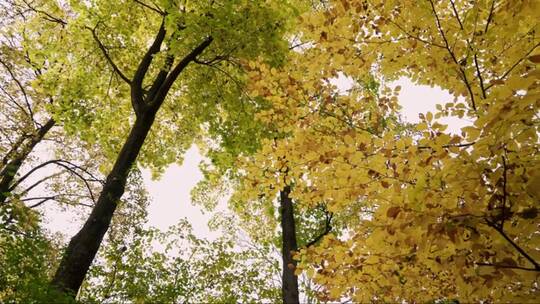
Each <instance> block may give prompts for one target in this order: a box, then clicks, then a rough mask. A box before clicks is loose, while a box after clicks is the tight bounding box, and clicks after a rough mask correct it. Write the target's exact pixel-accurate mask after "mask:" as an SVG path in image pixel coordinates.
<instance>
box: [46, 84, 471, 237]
mask: <svg viewBox="0 0 540 304" xmlns="http://www.w3.org/2000/svg"><path fill="white" fill-rule="evenodd" d="M340 82H341V81H340ZM394 85H401V87H402V89H401V92H400V96H399V101H400V104H401V105H402V107H403V109H402V113H403V117H404V119H406V121H408V122H413V123H414V122H418V120H419V119H418V114H419V113H426V112H427V111H432V112H434V111H435V104H437V103H443V104H444V103H447V102H451V101H452V100H453V97H452V96H451V95H450V94H449V93H448V92H447V91H443V90H441V89H439V88H431V87H429V86H418V85H414V84H413V83H411V82H410V81H409V80H408V79H406V78H402V79H400V80H398V81H396V82H394V83H392V86H394ZM342 86H343V85H342ZM342 86H340V89H342ZM345 86H346V84H345ZM443 123H447V124H449V127H448V130H449V131H451V132H455V133H457V132H459V129H460V128H461V127H463V126H465V125H466V124H467V122H466V121H463V120H459V119H456V118H453V119H445V120H443ZM201 160H203V157H202V156H201V154H200V153H199V150H198V149H197V148H196V147H192V148H191V149H189V150H188V151H187V152H186V155H185V157H184V162H183V164H182V165H181V166H179V165H176V164H174V165H171V166H170V167H169V168H167V169H166V170H165V173H164V174H163V175H162V176H161V178H160V179H159V180H155V181H154V180H152V179H151V174H150V172H149V171H148V170H143V179H144V184H145V186H146V189H147V191H148V194H149V197H150V198H151V202H150V205H149V208H148V220H149V221H148V223H149V225H151V226H155V227H157V228H159V229H161V230H166V229H167V228H168V227H169V226H171V225H174V224H176V223H177V222H178V221H179V220H180V219H181V218H184V217H186V218H188V220H189V221H190V222H191V224H192V225H193V228H194V232H195V234H196V235H197V236H199V237H209V238H215V237H216V236H217V235H218V234H219V233H217V232H211V231H210V230H209V229H208V226H207V222H208V220H209V219H210V217H211V214H209V213H206V214H203V213H202V212H201V210H200V208H199V207H198V206H193V205H192V204H191V198H190V191H191V189H192V188H193V187H194V186H195V185H196V184H197V182H199V181H200V180H201V179H202V177H203V176H202V173H201V171H200V170H199V167H198V165H199V163H200V162H201ZM51 206H52V205H51ZM219 207H220V209H224V208H226V203H225V202H224V201H222V202H220V206H219ZM45 216H46V220H45V227H46V228H48V229H49V230H51V231H52V232H61V233H63V234H65V235H66V236H67V237H71V236H72V235H73V234H75V233H76V232H77V231H78V229H79V228H80V226H81V225H82V220H81V219H80V218H79V217H78V216H76V215H74V214H73V213H72V212H69V211H62V210H60V209H59V208H51V209H48V210H47V212H46V214H45Z"/></svg>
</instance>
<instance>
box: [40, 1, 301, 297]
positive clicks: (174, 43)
mask: <svg viewBox="0 0 540 304" xmlns="http://www.w3.org/2000/svg"><path fill="white" fill-rule="evenodd" d="M44 2H46V1H44ZM291 8H292V6H290V5H289V3H288V2H287V1H268V2H267V3H252V2H245V1H223V2H217V1H207V2H206V1H203V2H198V3H187V2H186V3H183V2H174V1H165V2H164V3H161V4H159V5H154V4H147V3H144V2H141V1H135V2H126V3H124V2H118V3H109V2H95V3H92V4H88V5H86V4H74V5H73V6H71V7H68V6H66V5H64V6H63V7H61V9H63V10H64V11H67V12H69V13H66V14H65V15H66V16H67V17H66V18H65V20H64V19H60V21H59V22H60V23H62V24H64V25H65V31H63V32H61V33H60V34H62V35H65V36H66V37H68V39H67V40H68V41H67V42H65V43H64V46H63V48H62V46H60V45H56V46H54V45H53V46H51V48H50V49H49V52H50V53H45V54H40V55H42V56H44V57H45V58H46V59H47V60H48V61H55V60H57V61H59V62H62V63H64V65H65V67H71V71H72V74H71V75H70V76H69V77H65V76H64V75H65V74H64V73H65V72H64V70H63V69H57V70H54V71H49V72H47V73H46V74H45V75H44V76H43V77H42V78H41V79H40V84H41V85H42V86H43V87H46V88H51V89H57V90H60V93H62V94H64V95H63V100H62V101H61V102H59V103H57V104H55V105H54V106H53V107H52V110H53V111H54V113H55V115H56V116H57V117H58V119H59V120H61V121H62V123H63V126H64V128H65V129H66V130H68V132H72V133H79V134H81V137H82V138H83V139H85V140H87V141H88V142H89V143H90V144H99V145H100V146H101V147H102V148H103V152H104V153H105V155H107V156H109V157H110V158H112V159H114V162H112V163H111V164H103V166H102V168H103V169H104V170H106V169H107V168H110V171H109V172H108V174H107V178H106V182H105V184H104V186H103V190H102V192H101V194H100V195H99V198H98V199H97V202H96V204H95V206H94V208H93V210H92V212H91V214H90V216H89V217H88V219H87V221H86V222H85V224H84V226H83V227H82V229H81V230H80V231H79V233H77V234H76V235H75V236H74V237H73V238H72V239H71V241H70V242H69V245H68V247H67V249H66V252H65V254H64V256H63V259H62V261H61V263H60V266H59V268H58V270H57V272H56V274H55V276H54V279H53V280H52V283H53V285H55V286H57V287H58V288H59V289H60V290H64V291H68V292H71V293H76V292H77V290H78V289H79V287H80V285H81V283H82V281H83V279H84V277H85V274H86V272H87V271H88V268H89V266H90V264H91V263H92V260H93V258H94V256H95V254H96V252H97V250H98V248H99V246H100V244H101V241H102V239H103V236H104V234H105V233H106V231H107V229H108V227H109V225H110V222H111V219H112V216H113V214H114V212H115V209H116V206H117V202H118V200H119V199H120V197H121V196H122V194H123V192H124V187H125V183H126V178H127V176H128V174H129V171H130V169H131V168H132V167H133V166H134V165H135V164H136V159H137V157H138V156H139V154H140V153H139V152H141V149H142V147H143V143H144V142H145V139H146V138H147V137H148V135H149V134H151V133H152V132H151V131H150V129H151V128H152V125H153V124H154V121H156V117H158V118H157V121H159V122H161V123H162V124H158V129H157V130H155V131H153V132H155V135H153V136H150V138H149V141H150V142H149V145H147V148H146V149H143V150H142V158H141V161H142V163H143V164H146V165H148V166H151V167H154V168H156V169H157V171H159V170H160V169H161V168H163V167H164V166H165V165H166V164H168V163H170V162H173V161H179V160H180V157H181V151H182V150H184V149H186V148H187V147H189V145H190V144H191V143H192V142H193V140H194V138H195V137H196V136H198V134H201V133H202V131H203V130H204V128H203V127H202V126H201V125H202V124H204V123H206V124H208V125H209V126H210V127H211V129H210V132H213V136H216V137H219V133H220V132H222V131H223V130H222V129H217V128H216V126H217V125H219V122H223V121H225V122H226V123H227V124H228V123H230V122H231V121H235V120H236V119H237V118H238V119H241V120H245V119H249V117H247V116H246V115H245V114H244V113H249V112H250V111H242V110H239V109H241V108H244V109H250V108H254V107H257V106H258V105H257V104H256V103H253V102H252V101H249V100H246V99H245V98H242V96H241V94H239V93H240V92H241V90H240V87H241V83H235V82H233V83H229V82H232V81H230V80H229V79H230V75H236V77H238V78H241V62H242V61H245V60H246V59H253V58H255V57H257V56H261V58H267V59H268V61H269V62H273V63H274V64H276V63H279V56H280V55H279V54H280V52H279V50H286V44H287V43H286V40H285V39H284V38H285V37H283V33H284V31H285V29H286V20H287V18H288V16H289V15H290V14H291V13H293V10H291ZM40 11H41V10H40ZM111 11H115V12H117V13H116V14H113V15H111V14H110V12H111ZM45 13H47V12H45ZM48 15H51V16H53V15H52V14H49V13H48ZM35 22H37V21H35ZM148 24H153V27H152V26H148ZM152 29H157V30H155V32H154V35H153V38H152V40H151V41H152V42H151V44H150V46H149V47H148V48H147V49H146V52H144V53H142V54H141V52H140V49H141V46H145V45H147V43H148V40H149V37H151V36H149V35H150V34H151V31H152ZM41 34H42V35H44V36H45V34H44V33H41ZM55 34H56V33H54V32H52V31H51V32H48V33H46V35H51V36H54V35H55ZM75 46H76V48H75ZM55 47H56V49H54V48H55ZM71 47H73V48H71ZM85 47H87V48H85ZM91 50H98V51H99V52H98V53H97V54H96V52H93V51H91ZM119 50H120V51H119ZM270 50H271V51H270ZM47 56H49V57H47ZM139 56H140V57H139ZM103 63H106V65H104V64H103ZM190 64H197V65H198V66H197V68H194V67H192V68H190V67H188V66H189V65H190ZM107 70H109V71H112V74H109V75H112V78H111V82H113V84H114V85H113V86H111V87H109V89H106V88H107V86H106V85H105V86H104V85H102V84H103V83H104V81H103V79H104V77H103V75H104V74H105V75H107V73H104V71H107ZM181 74H182V81H180V82H178V81H177V79H178V78H179V76H180V75H181ZM94 79H95V80H97V81H96V82H95V83H96V84H95V85H93V84H92V81H93V80H94ZM105 79H106V78H105ZM113 80H114V81H113ZM102 89H105V92H104V91H101V90H102ZM81 92H82V93H83V94H86V95H88V96H93V97H92V98H88V99H86V100H80V99H78V98H76V96H77V94H79V93H81ZM126 94H127V95H128V96H129V100H130V103H129V104H131V110H132V112H131V113H130V111H129V109H128V107H126V103H125V102H123V101H124V100H125V99H126V98H125V96H126ZM168 95H172V96H173V97H174V98H173V99H174V100H175V102H174V103H171V104H170V105H168V106H167V107H166V111H165V110H164V111H161V112H160V113H158V110H160V109H161V108H164V106H163V105H164V102H165V99H166V97H167V96H168ZM69 97H75V98H73V99H70V98H69ZM98 105H101V106H98ZM227 113H228V114H227ZM237 114H242V115H241V116H238V115H237ZM122 115H124V116H122ZM85 117H89V118H90V120H82V119H85ZM116 118H118V119H120V121H121V123H120V124H118V122H119V121H118V120H117V121H115V119H116ZM129 121H132V124H129ZM168 121H171V122H173V124H172V125H165V124H164V123H165V122H168ZM81 122H83V124H81ZM111 130H112V133H111V132H110V131H111ZM126 133H127V134H126ZM116 134H123V135H125V136H126V137H125V140H124V144H123V145H121V147H120V145H119V144H120V142H121V141H120V140H121V137H116V136H114V135H116ZM160 135H162V136H160ZM164 140H170V141H171V142H170V144H168V143H166V142H165V141H164ZM175 143H176V144H175ZM161 149H163V150H161ZM115 154H116V155H115Z"/></svg>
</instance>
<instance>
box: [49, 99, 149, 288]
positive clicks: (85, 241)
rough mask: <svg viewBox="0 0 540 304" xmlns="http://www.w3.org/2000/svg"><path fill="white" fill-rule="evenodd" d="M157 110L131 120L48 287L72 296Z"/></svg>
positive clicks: (115, 204) (78, 285)
mask: <svg viewBox="0 0 540 304" xmlns="http://www.w3.org/2000/svg"><path fill="white" fill-rule="evenodd" d="M156 112H157V109H155V110H151V111H147V112H146V113H142V114H141V115H140V116H139V117H137V119H136V120H135V124H134V125H133V127H132V128H131V132H130V133H129V136H128V138H127V140H126V142H125V143H124V145H123V147H122V150H121V151H120V153H119V154H118V157H117V158H116V162H115V163H114V167H113V169H112V170H111V172H110V173H109V175H108V176H107V179H106V182H105V185H104V186H103V190H102V191H101V194H100V196H99V198H98V201H97V203H96V205H95V206H94V209H92V212H91V214H90V216H89V217H88V219H87V220H86V222H85V223H84V226H83V227H82V228H81V230H80V231H79V232H78V233H77V234H76V235H75V236H74V237H73V238H71V241H70V242H69V245H68V247H67V249H66V252H65V254H64V257H63V258H62V261H61V262H60V266H59V267H58V269H57V271H56V274H55V276H54V278H53V281H52V284H53V285H54V286H56V287H57V288H59V289H60V290H62V291H64V292H68V293H71V294H72V295H75V294H76V293H77V292H78V290H79V288H80V286H81V284H82V282H83V280H84V277H85V275H86V272H87V271H88V269H89V267H90V265H91V264H92V261H93V260H94V256H95V255H96V253H97V251H98V249H99V246H100V245H101V241H102V240H103V236H104V235H105V233H106V232H107V230H108V228H109V225H110V223H111V219H112V216H113V214H114V211H115V210H116V206H117V203H118V201H119V199H120V197H121V196H122V194H124V188H125V185H126V180H127V176H128V174H129V171H130V169H131V168H132V166H133V165H134V163H135V160H136V159H137V155H138V154H139V151H140V150H141V147H142V145H143V143H144V140H145V139H146V136H147V135H148V133H149V131H150V128H151V127H152V124H153V122H154V119H155V114H156Z"/></svg>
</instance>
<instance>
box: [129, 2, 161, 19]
mask: <svg viewBox="0 0 540 304" xmlns="http://www.w3.org/2000/svg"><path fill="white" fill-rule="evenodd" d="M133 1H135V3H137V4H140V5H141V6H144V7H146V8H147V9H149V10H151V11H153V12H156V13H158V14H160V15H161V16H165V12H164V11H162V10H160V9H159V8H156V7H153V6H150V5H148V4H146V3H144V2H142V1H140V0H133Z"/></svg>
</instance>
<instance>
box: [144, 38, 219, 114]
mask: <svg viewBox="0 0 540 304" xmlns="http://www.w3.org/2000/svg"><path fill="white" fill-rule="evenodd" d="M213 40H214V39H213V38H212V37H211V36H210V37H207V38H206V39H204V40H203V42H201V43H200V44H199V45H198V46H197V47H195V48H194V49H193V50H192V51H191V52H190V53H189V54H187V55H186V56H184V58H182V60H180V62H178V64H177V65H176V66H175V67H174V69H173V70H172V71H171V72H170V74H169V75H168V76H167V78H166V79H165V81H163V84H162V85H161V86H160V87H159V89H158V91H157V92H156V96H154V98H153V99H152V101H151V104H150V106H151V107H157V108H159V106H160V105H161V103H162V102H163V100H164V99H165V96H167V93H168V92H169V90H170V88H171V87H172V85H173V83H174V82H175V81H176V79H177V78H178V76H179V75H180V73H181V72H182V71H183V70H184V69H185V68H186V67H187V66H188V64H189V63H190V62H191V61H193V60H194V59H196V58H197V56H199V55H200V54H201V53H202V52H203V51H204V50H205V49H206V48H207V47H208V46H209V45H210V44H211V43H212V41H213Z"/></svg>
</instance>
